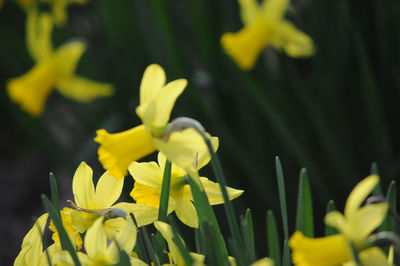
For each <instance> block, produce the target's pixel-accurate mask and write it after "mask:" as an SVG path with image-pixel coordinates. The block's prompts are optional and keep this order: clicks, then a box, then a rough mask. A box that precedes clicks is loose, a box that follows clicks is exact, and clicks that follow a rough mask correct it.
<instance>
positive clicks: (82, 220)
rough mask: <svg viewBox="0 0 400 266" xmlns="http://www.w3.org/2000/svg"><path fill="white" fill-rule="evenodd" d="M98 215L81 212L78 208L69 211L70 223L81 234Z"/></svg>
mask: <svg viewBox="0 0 400 266" xmlns="http://www.w3.org/2000/svg"><path fill="white" fill-rule="evenodd" d="M99 216H100V215H98V214H93V213H87V212H82V211H78V210H72V212H71V220H72V225H73V226H74V227H75V228H76V230H78V231H79V233H81V234H83V233H84V232H86V231H87V230H88V228H90V227H91V226H92V224H93V223H94V221H96V219H97V218H99Z"/></svg>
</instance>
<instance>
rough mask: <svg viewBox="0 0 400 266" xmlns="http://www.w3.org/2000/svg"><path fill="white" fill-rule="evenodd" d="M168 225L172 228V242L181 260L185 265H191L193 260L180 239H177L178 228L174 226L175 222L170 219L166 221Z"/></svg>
mask: <svg viewBox="0 0 400 266" xmlns="http://www.w3.org/2000/svg"><path fill="white" fill-rule="evenodd" d="M168 222H169V224H170V225H171V227H172V233H173V234H174V236H173V238H172V241H174V243H175V245H176V246H177V247H178V250H179V253H181V256H182V258H183V260H184V261H185V265H189V266H190V265H193V259H192V257H191V256H190V254H189V252H188V250H187V249H186V247H185V244H184V243H183V241H182V238H180V237H179V234H178V227H177V226H176V223H175V220H174V219H173V218H172V217H170V218H169V219H168Z"/></svg>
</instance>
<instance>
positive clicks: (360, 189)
mask: <svg viewBox="0 0 400 266" xmlns="http://www.w3.org/2000/svg"><path fill="white" fill-rule="evenodd" d="M378 182H379V177H378V176H377V175H370V176H368V177H366V178H365V179H363V180H362V181H361V182H360V183H358V184H357V186H356V187H355V188H354V189H353V191H352V192H351V193H350V195H349V197H348V198H347V201H346V206H345V208H344V215H345V216H346V217H347V216H349V215H351V214H352V213H353V212H355V211H356V210H357V209H358V208H359V207H360V206H361V204H362V203H363V201H364V200H365V199H366V198H367V196H368V195H369V194H370V193H371V192H372V190H373V189H374V187H375V186H376V185H377V184H378Z"/></svg>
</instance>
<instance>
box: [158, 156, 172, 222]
mask: <svg viewBox="0 0 400 266" xmlns="http://www.w3.org/2000/svg"><path fill="white" fill-rule="evenodd" d="M170 186H171V162H170V161H168V160H167V161H166V162H165V168H164V176H163V181H162V185H161V195H160V207H159V209H158V220H159V221H163V222H165V221H166V220H167V215H168V200H169V193H170Z"/></svg>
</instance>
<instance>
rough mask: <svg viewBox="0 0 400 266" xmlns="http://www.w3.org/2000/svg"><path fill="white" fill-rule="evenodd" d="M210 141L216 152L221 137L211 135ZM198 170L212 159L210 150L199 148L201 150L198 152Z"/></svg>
mask: <svg viewBox="0 0 400 266" xmlns="http://www.w3.org/2000/svg"><path fill="white" fill-rule="evenodd" d="M208 137H209V139H210V141H211V145H212V146H213V150H214V152H217V150H218V145H219V139H218V138H217V137H211V136H208ZM197 154H198V156H197V170H200V169H201V168H203V167H204V166H206V165H207V164H208V163H209V162H210V160H211V155H210V152H209V150H208V148H207V149H201V150H199V152H198V153H197Z"/></svg>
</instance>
